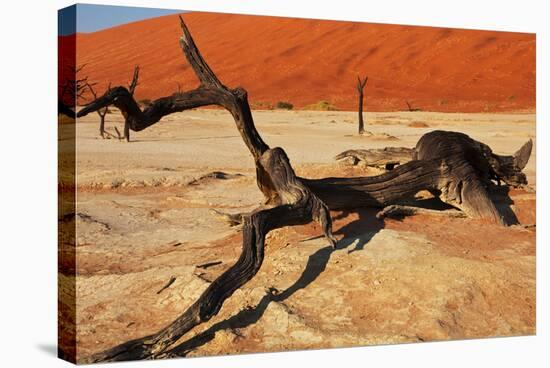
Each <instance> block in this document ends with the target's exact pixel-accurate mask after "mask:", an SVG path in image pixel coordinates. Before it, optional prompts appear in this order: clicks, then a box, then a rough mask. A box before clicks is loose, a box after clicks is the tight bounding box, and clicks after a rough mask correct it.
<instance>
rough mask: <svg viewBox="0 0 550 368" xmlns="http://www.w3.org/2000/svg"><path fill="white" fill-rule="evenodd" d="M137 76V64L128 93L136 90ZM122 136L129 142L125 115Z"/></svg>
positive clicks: (128, 128)
mask: <svg viewBox="0 0 550 368" xmlns="http://www.w3.org/2000/svg"><path fill="white" fill-rule="evenodd" d="M138 78H139V66H138V65H136V66H135V68H134V75H133V77H132V81H131V82H130V84H129V85H128V92H130V95H132V96H133V95H134V92H135V90H136V87H137V86H138ZM124 138H126V142H130V123H129V122H128V119H126V116H124Z"/></svg>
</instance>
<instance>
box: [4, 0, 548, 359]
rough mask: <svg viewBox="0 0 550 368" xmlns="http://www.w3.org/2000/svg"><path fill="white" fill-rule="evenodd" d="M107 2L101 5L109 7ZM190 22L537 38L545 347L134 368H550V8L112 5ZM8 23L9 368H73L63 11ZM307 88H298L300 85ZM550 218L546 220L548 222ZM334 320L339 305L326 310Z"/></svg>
mask: <svg viewBox="0 0 550 368" xmlns="http://www.w3.org/2000/svg"><path fill="white" fill-rule="evenodd" d="M98 2H99V1H98ZM101 2H102V3H105V4H113V5H135V6H149V7H164V8H174V9H187V10H206V11H222V12H233V13H247V14H266V15H281V16H295V17H303V18H308V17H309V18H321V19H342V20H356V21H368V22H386V23H400V24H418V25H434V26H435V25H437V26H446V27H460V28H478V29H497V30H507V31H523V32H536V33H537V141H538V144H537V148H538V151H537V161H538V162H537V188H538V193H537V209H538V216H537V220H538V221H537V222H538V230H537V271H538V272H537V284H538V287H537V312H538V313H537V336H536V337H515V338H495V339H484V340H470V341H455V342H442V343H423V344H409V345H394V346H379V347H363V348H351V349H331V350H320V351H309V352H291V353H276V354H252V355H241V356H231V357H212V358H200V359H184V360H182V359H179V360H171V361H157V362H132V363H124V365H123V366H125V367H157V366H158V367H176V366H177V367H181V366H185V367H220V366H223V367H252V366H254V367H258V366H262V367H264V366H265V367H279V368H280V367H290V366H291V365H292V366H293V365H295V364H301V366H302V367H308V366H311V367H313V366H315V367H317V366H319V367H334V366H343V365H346V366H350V367H351V366H359V365H360V366H367V367H368V366H373V367H379V366H383V367H392V366H400V367H403V366H422V367H442V366H445V367H464V366H484V367H494V366H497V367H520V366H529V367H533V366H543V365H544V364H546V366H548V365H547V364H548V363H549V359H548V354H546V352H545V349H544V347H545V346H546V350H548V349H549V346H550V343H549V338H548V337H549V326H548V313H545V311H546V312H547V311H548V308H549V305H548V282H547V280H548V268H549V266H548V261H549V259H548V251H547V247H548V246H549V245H550V244H549V239H550V238H549V237H548V226H549V222H548V218H547V216H546V215H547V211H544V210H542V211H541V209H543V208H546V207H547V204H548V170H547V169H545V167H544V166H546V165H549V164H550V161H548V160H549V157H548V156H549V155H548V153H549V150H548V149H547V148H546V147H545V143H546V142H549V141H548V132H549V128H548V126H549V124H550V121H548V103H549V93H548V86H549V84H548V82H549V80H548V68H549V67H550V56H549V54H548V50H549V48H550V46H549V43H548V39H549V37H550V34H549V27H548V25H547V23H548V20H547V19H545V16H546V17H547V16H548V14H549V13H548V11H547V10H546V9H544V7H545V6H544V4H545V3H547V2H546V1H542V0H541V1H526V0H522V1H513V2H507V1H504V0H500V1H487V0H477V1H469V0H454V1H442V0H439V1H437V0H436V1H421V0H416V1H406V0H403V1H390V0H385V1H372V2H367V1H359V0H355V1H352V0H349V1H348V0H337V1H325V2H321V1H320V0H318V1H306V0H301V1H299V0H294V1H288V0H277V1H267V0H255V1H248V2H244V1H232V2H230V1H227V0H226V1H206V0H202V1H198V0H197V1H183V0H180V1H173V0H172V1H169V0H162V1H161V0H157V1H144V0H142V1H101ZM1 4H2V9H1V10H0V16H1V17H2V19H1V22H0V27H1V32H0V37H1V44H0V95H1V99H0V150H1V152H0V196H1V197H0V198H1V199H0V216H1V221H0V262H1V265H0V271H1V272H2V275H1V278H0V283H1V284H0V286H1V288H0V339H1V340H0V366H3V367H17V366H26V367H34V366H40V367H51V366H68V365H69V363H66V362H63V361H61V360H58V359H56V358H55V344H56V336H57V335H56V334H57V332H56V331H57V330H56V323H57V321H56V318H57V317H56V315H57V313H56V308H57V305H56V296H57V294H56V293H57V289H56V267H57V253H56V246H57V235H56V226H57V224H56V222H57V212H56V211H57V207H56V200H57V187H56V183H57V176H56V167H57V164H56V161H57V157H56V149H57V140H56V135H57V127H56V124H57V123H56V109H57V101H56V83H57V74H56V73H57V13H56V11H57V9H58V8H61V7H64V6H67V5H70V4H71V3H70V2H68V1H61V0H46V1H36V2H32V1H23V0H4V1H2V3H1ZM297 83H299V82H297ZM545 217H546V218H545ZM326 307H327V308H331V306H330V305H327V306H326Z"/></svg>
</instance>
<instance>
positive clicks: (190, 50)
mask: <svg viewBox="0 0 550 368" xmlns="http://www.w3.org/2000/svg"><path fill="white" fill-rule="evenodd" d="M180 19H181V18H180ZM181 28H182V32H183V35H182V37H181V39H180V45H181V48H182V50H183V52H184V54H185V57H186V58H187V60H188V62H189V64H190V65H191V67H192V68H193V70H194V72H195V74H196V76H197V77H198V79H199V81H200V85H199V87H197V88H195V89H193V90H190V91H186V92H178V93H175V94H173V95H171V96H167V97H163V98H160V99H157V100H155V101H153V102H152V103H151V105H149V106H148V107H146V108H145V109H144V110H141V108H140V107H139V105H138V104H137V102H136V101H135V99H134V98H133V96H132V94H131V92H130V91H129V90H128V89H127V88H125V87H115V88H112V89H110V90H109V91H107V92H106V93H105V94H104V95H103V96H101V97H99V98H98V99H96V100H95V101H94V102H92V103H91V104H89V105H88V106H86V107H84V108H83V109H82V110H80V111H79V112H78V114H77V115H78V116H79V117H80V116H84V115H86V114H88V113H91V112H93V111H97V110H98V109H102V108H105V107H107V106H109V105H111V104H112V105H115V106H117V107H118V108H119V109H120V110H121V111H122V113H123V115H124V117H125V119H126V120H127V121H128V124H129V126H130V128H131V129H132V130H134V131H139V130H143V129H145V128H147V127H149V126H151V125H153V124H155V123H157V122H158V121H160V119H162V117H164V116H166V115H168V114H171V113H174V112H180V111H184V110H187V109H191V108H195V107H200V106H206V105H219V106H222V107H224V108H225V109H227V110H228V111H229V112H230V113H231V115H232V116H233V118H234V122H235V125H236V126H237V129H238V130H239V132H240V134H241V137H242V139H243V141H244V143H245V145H246V146H247V148H248V149H249V151H250V153H251V154H252V157H253V159H254V163H255V165H256V175H257V178H256V180H257V184H258V187H259V189H260V190H261V191H262V193H263V194H264V196H265V198H266V203H265V205H264V206H262V207H260V208H258V209H257V210H255V211H252V212H251V213H248V214H244V215H240V216H241V217H240V218H237V220H240V221H242V223H243V228H242V234H243V239H242V252H241V255H240V257H239V259H238V260H237V261H236V263H235V264H234V265H232V266H231V267H230V268H229V269H227V270H226V271H225V272H224V273H222V274H221V275H220V276H219V277H218V278H217V279H215V280H214V281H213V282H212V283H211V284H210V285H209V287H208V288H207V289H206V290H205V291H204V292H203V293H202V294H201V296H200V297H199V298H198V299H197V300H196V301H195V302H194V303H193V304H192V305H191V306H190V307H189V308H188V309H187V310H186V311H184V312H183V313H182V314H181V315H180V316H179V317H178V318H176V319H175V320H174V321H173V322H172V323H171V324H170V325H168V326H166V327H165V328H163V329H161V330H160V331H158V332H157V333H154V334H152V335H149V336H146V337H143V338H139V339H135V340H132V341H128V342H125V343H123V344H121V345H118V346H115V347H113V348H111V349H108V350H106V351H103V352H100V353H97V354H95V355H92V356H90V357H87V358H85V359H83V361H82V362H81V363H92V362H104V361H118V360H136V359H154V358H160V357H163V356H166V352H167V351H168V350H169V348H170V347H171V346H172V345H173V344H174V343H176V342H177V341H178V340H179V339H180V338H181V337H182V336H183V335H184V334H186V333H187V332H188V331H190V330H191V329H192V328H194V327H195V326H197V325H198V324H200V323H203V322H205V321H208V320H209V319H210V318H212V316H214V315H216V314H217V313H218V311H219V310H220V308H221V307H222V304H223V303H224V301H225V300H226V299H227V298H229V297H230V296H231V295H232V294H233V293H234V292H235V290H237V289H238V288H239V287H241V286H242V285H244V284H245V283H246V282H248V281H249V280H250V279H251V278H253V277H254V275H255V274H256V273H257V272H258V270H259V269H260V267H261V265H262V262H263V258H264V245H265V238H266V235H267V234H268V233H269V231H271V230H274V229H277V228H281V227H284V226H293V225H300V224H306V223H309V222H311V221H316V222H318V223H319V224H320V225H321V229H322V231H323V234H324V236H325V237H326V239H327V241H328V242H329V243H330V244H331V245H332V246H333V247H334V246H335V245H336V239H335V238H334V236H333V234H332V220H331V218H330V213H329V208H330V209H342V208H357V207H362V206H376V207H385V206H388V205H391V204H395V203H398V202H399V201H400V200H403V199H405V198H411V197H412V196H414V195H415V194H416V193H417V192H418V191H420V190H426V189H428V190H430V191H432V192H433V193H436V194H437V195H438V196H440V198H442V199H444V200H445V201H447V202H448V203H451V204H456V207H457V208H460V209H461V210H463V211H464V212H465V213H466V214H468V215H470V216H474V217H484V218H489V219H492V220H494V221H496V222H501V219H500V218H499V217H498V214H497V213H496V210H495V209H494V206H493V207H491V205H492V203H490V201H489V203H486V201H485V199H488V196H487V193H486V191H485V187H484V186H483V184H484V182H483V180H481V179H480V175H479V173H478V172H477V171H476V169H475V167H476V166H475V165H472V163H471V162H470V161H471V159H472V158H471V157H470V156H469V155H461V154H456V155H454V154H448V155H447V154H446V153H445V152H443V151H442V152H440V153H442V154H441V155H439V156H437V155H436V156H437V157H435V158H434V157H433V155H432V156H430V155H431V154H430V152H429V148H430V146H432V145H433V144H434V142H433V141H430V140H429V139H428V140H425V141H424V142H423V143H422V144H421V142H419V145H417V147H416V151H417V155H419V156H421V157H418V158H419V159H416V160H413V161H410V162H407V163H405V164H403V165H399V166H398V167H397V168H395V169H394V170H392V171H389V172H387V173H385V174H382V175H378V176H375V177H360V178H324V179H315V180H313V179H304V178H300V177H297V176H296V174H295V172H294V170H293V169H292V166H291V165H290V161H289V159H288V157H287V155H286V153H285V152H284V150H283V149H282V148H279V147H276V148H270V147H269V146H268V145H267V144H266V143H265V142H264V141H263V140H262V138H261V136H260V135H259V133H258V131H257V130H256V128H255V125H254V120H253V117H252V114H251V111H250V106H249V104H248V101H247V93H246V91H245V90H244V89H242V88H235V89H229V88H227V87H226V86H224V85H223V84H222V83H221V82H220V81H219V80H218V78H217V77H216V75H215V74H214V73H213V71H212V70H211V69H210V67H209V66H208V65H207V64H206V62H205V61H204V59H203V58H202V55H201V54H200V52H199V50H198V48H197V47H196V45H195V43H194V41H193V38H192V37H191V35H190V33H189V30H188V29H187V27H186V25H185V23H184V22H183V19H181ZM439 137H440V138H441V137H442V136H441V135H440V136H439ZM435 141H437V139H436V140H435ZM444 143H445V142H444ZM457 144H458V145H461V144H465V143H464V142H463V141H461V140H458V141H457V142H454V143H453V142H452V145H457ZM463 148H464V147H463ZM443 153H445V154H443ZM524 157H525V154H524V153H523V151H522V153H520V154H519V155H518V157H517V158H514V160H515V161H514V162H517V163H523V161H522V159H524ZM473 160H474V161H475V157H474V158H473ZM481 178H483V175H482V176H481ZM484 201H485V202H484Z"/></svg>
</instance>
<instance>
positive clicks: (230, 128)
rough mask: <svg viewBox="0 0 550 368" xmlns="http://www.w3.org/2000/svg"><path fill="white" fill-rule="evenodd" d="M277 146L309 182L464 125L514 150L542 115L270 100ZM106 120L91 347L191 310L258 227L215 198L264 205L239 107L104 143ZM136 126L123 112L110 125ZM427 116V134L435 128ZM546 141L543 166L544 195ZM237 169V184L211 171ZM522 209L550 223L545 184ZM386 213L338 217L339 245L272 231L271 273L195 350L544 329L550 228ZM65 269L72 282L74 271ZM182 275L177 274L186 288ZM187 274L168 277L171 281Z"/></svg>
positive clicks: (100, 146)
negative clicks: (346, 157)
mask: <svg viewBox="0 0 550 368" xmlns="http://www.w3.org/2000/svg"><path fill="white" fill-rule="evenodd" d="M254 118H255V120H256V126H257V128H258V130H259V132H260V134H261V135H262V137H263V138H264V140H265V141H266V142H267V143H268V144H269V145H270V146H271V147H275V146H281V147H283V148H284V149H285V150H286V152H287V154H288V156H289V157H290V160H291V163H292V165H293V167H294V168H295V170H296V172H297V174H298V175H300V176H304V177H323V176H359V175H374V174H377V173H378V171H376V169H367V168H364V167H358V166H355V167H352V166H347V165H345V164H344V163H339V162H336V161H335V160H334V156H335V155H336V154H338V153H340V152H342V151H344V150H347V149H350V148H375V147H385V146H407V147H413V146H414V145H415V143H416V141H417V140H418V138H419V137H420V136H421V135H422V134H423V133H426V132H428V131H430V130H434V129H444V130H455V131H461V132H465V133H467V134H469V135H470V136H471V137H473V138H475V139H477V140H480V141H482V142H484V143H487V144H489V145H490V146H491V147H492V148H493V150H494V151H495V152H497V153H501V154H512V153H513V152H514V151H515V150H517V149H519V147H520V146H521V145H522V144H523V143H524V142H525V141H527V139H529V138H533V139H534V137H535V115H534V114H458V113H455V114H443V113H427V112H401V113H368V114H366V121H367V127H366V128H367V130H369V131H371V132H372V133H373V135H372V136H363V137H360V136H358V135H357V134H356V130H357V126H356V114H355V113H353V112H331V111H328V112H307V111H296V112H295V111H254ZM98 125H99V123H98V116H97V115H95V114H90V115H88V116H87V117H85V118H83V119H80V120H79V122H78V124H77V127H78V132H77V136H78V149H77V162H78V176H77V177H78V190H79V192H78V198H77V213H78V215H77V224H78V234H77V235H78V237H77V298H78V299H77V323H78V328H77V332H78V337H77V341H78V351H77V352H78V357H79V358H82V357H85V356H87V355H89V354H91V353H94V352H98V351H100V350H103V349H106V348H109V347H112V346H114V345H117V344H119V343H122V342H124V341H127V340H129V339H133V338H137V337H142V336H145V335H148V334H150V333H153V332H155V331H157V330H159V329H160V328H162V327H164V326H165V325H167V324H168V323H169V322H171V321H172V320H173V319H175V318H176V317H177V316H178V315H179V314H180V313H181V312H183V311H184V310H185V309H186V308H187V307H188V306H189V305H190V304H191V303H192V302H193V301H195V299H196V298H197V297H198V296H199V295H200V294H201V292H202V291H203V290H204V289H205V288H206V287H207V286H208V285H209V283H210V282H211V281H212V280H213V279H215V278H216V277H217V276H218V275H220V273H221V272H223V271H224V270H225V269H226V268H227V267H229V266H230V265H231V264H232V263H233V262H234V261H235V260H236V258H237V257H238V255H239V253H240V248H241V234H240V232H239V229H238V228H234V227H233V228H232V227H229V226H228V225H227V224H226V223H225V222H224V221H222V220H221V219H220V218H219V217H216V216H215V215H213V214H212V213H211V210H212V209H218V210H221V211H226V212H232V213H237V212H243V211H248V210H251V209H253V208H255V207H256V206H258V205H259V204H260V203H261V201H262V196H261V193H260V191H259V190H258V188H257V187H256V184H255V170H254V165H253V160H252V157H251V155H250V154H249V152H248V151H247V149H246V147H245V145H244V144H243V142H242V139H241V137H240V136H239V134H238V131H237V129H236V128H235V125H234V123H233V120H232V118H231V116H230V115H229V114H228V113H227V112H225V111H222V110H193V111H188V112H185V113H178V114H173V115H170V116H168V117H165V118H164V119H163V120H162V122H160V123H158V124H157V125H154V126H153V127H151V128H149V129H147V130H145V131H143V132H138V133H133V134H132V142H130V143H126V142H119V141H117V140H115V139H101V137H99V134H98ZM114 125H116V126H118V128H119V130H120V131H122V117H121V116H120V114H119V113H118V112H116V110H115V112H114V113H112V114H109V115H107V126H108V127H109V129H110V131H111V132H112V131H113V130H112V128H113V126H114ZM418 126H420V127H418ZM535 159H536V157H535V150H533V154H532V156H531V159H530V161H529V164H528V166H527V168H526V169H525V173H526V174H527V176H528V180H529V184H530V185H531V186H532V187H533V188H536V180H535ZM215 171H222V172H224V173H227V174H230V175H228V176H227V177H226V178H225V179H224V178H215V177H208V175H207V174H209V173H212V172H215ZM511 198H512V201H513V203H512V204H511V208H512V209H513V211H514V212H515V214H516V216H517V217H518V219H519V220H520V222H521V223H523V224H534V223H535V194H534V193H533V192H528V191H524V190H512V191H511ZM375 213H376V209H358V210H356V211H349V212H338V211H335V212H333V213H332V216H333V218H334V230H335V233H336V236H337V238H338V239H339V247H338V249H337V250H332V249H331V247H330V245H329V244H328V243H327V242H326V241H325V239H324V238H323V237H320V236H319V235H320V234H321V231H320V229H319V228H318V226H317V225H315V224H310V225H305V226H297V227H288V228H283V229H279V230H276V231H273V232H271V233H270V234H269V235H268V238H267V246H266V256H265V261H264V263H263V266H262V268H261V270H260V272H259V273H258V274H257V276H256V277H254V278H253V279H252V281H250V282H249V283H248V284H246V285H245V286H243V287H242V288H241V289H239V290H237V291H236V292H235V294H234V295H233V296H232V297H231V298H229V299H228V300H227V301H226V302H225V304H224V306H223V308H222V309H221V311H220V313H219V314H218V315H217V316H215V317H213V318H212V320H211V321H209V322H208V323H205V324H203V325H201V326H199V327H197V328H195V329H194V330H193V331H191V332H190V333H189V334H188V335H186V336H184V337H183V338H182V339H181V341H180V343H181V344H180V345H179V346H178V348H177V349H176V352H177V353H178V354H179V355H181V356H200V355H212V354H233V353H242V352H257V351H280V350H289V349H306V348H321V347H342V346H353V345H371V344H387V343H401V342H417V341H433V340H447V339H460V338H476V337H485V336H504V335H523V334H534V333H535V251H536V249H535V235H536V230H535V228H533V227H532V228H527V229H526V228H520V227H508V228H503V227H499V226H496V225H488V224H486V223H484V222H482V221H480V220H473V219H460V218H448V217H443V216H433V215H431V216H430V215H417V216H412V217H408V218H404V219H402V220H396V219H386V220H377V219H376V218H375V217H374V215H375ZM62 277H63V276H62ZM170 281H172V282H171V283H170ZM169 283H170V285H169V286H168V287H165V286H166V285H167V284H169Z"/></svg>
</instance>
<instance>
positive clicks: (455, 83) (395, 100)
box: [77, 13, 535, 112]
mask: <svg viewBox="0 0 550 368" xmlns="http://www.w3.org/2000/svg"><path fill="white" fill-rule="evenodd" d="M184 17H185V20H186V22H187V23H188V25H189V28H190V29H191V32H192V33H193V37H194V38H195V41H196V42H197V44H198V46H199V48H200V50H201V52H202V53H203V55H204V57H205V59H206V60H207V61H208V63H209V64H210V65H211V67H212V68H213V69H214V71H215V72H216V74H217V75H218V76H219V77H220V79H221V80H222V81H223V82H224V83H225V84H226V85H228V86H231V87H236V86H243V87H245V88H246V89H247V90H248V92H249V98H250V101H251V102H252V103H253V106H254V103H271V104H275V103H276V102H278V101H288V102H290V103H292V104H294V105H295V107H297V108H303V107H304V106H307V105H308V104H313V103H317V102H319V101H321V100H326V101H329V102H331V103H332V104H334V105H335V106H336V107H337V108H339V109H343V110H353V109H355V108H356V104H357V101H356V99H357V96H356V91H355V83H356V78H357V74H361V75H368V76H369V81H368V84H367V87H366V91H365V95H366V108H367V110H371V111H392V110H406V109H407V105H406V101H409V102H410V104H411V105H412V106H413V107H414V108H420V109H422V110H431V111H453V112H456V111H463V112H479V111H520V110H521V111H525V110H529V111H533V110H534V109H535V35H534V34H523V33H509V32H494V31H472V30H459V29H445V28H431V27H412V26H399V25H384V24H369V23H354V22H338V21H325V20H323V21H321V20H308V19H291V18H276V17H265V16H245V15H231V14H215V13H187V14H185V15H184ZM180 34H181V31H180V28H179V20H178V19H177V16H174V15H170V16H164V17H159V18H153V19H149V20H145V21H140V22H135V23H130V24H126V25H122V26H118V27H114V28H110V29H107V30H103V31H99V32H95V33H90V34H78V35H77V38H78V46H77V62H78V64H79V65H82V64H87V66H86V68H85V72H84V74H85V75H88V76H89V77H90V79H91V80H92V81H96V82H98V83H99V84H98V90H100V91H102V90H103V89H104V88H106V87H107V85H108V83H109V82H112V84H113V85H119V84H123V85H126V84H127V83H128V82H129V80H130V79H131V77H132V71H133V68H134V65H136V64H138V65H139V66H140V67H141V74H140V85H139V86H138V88H137V91H136V97H137V98H138V99H144V98H148V99H155V98H158V97H161V96H165V95H169V94H172V93H173V92H175V91H177V89H178V83H179V85H180V88H181V89H182V90H186V89H190V88H194V87H195V86H196V85H197V81H196V79H195V77H194V75H193V73H192V72H191V69H190V67H189V65H188V63H187V61H186V60H185V58H184V56H183V54H182V51H181V49H180V47H179V44H178V40H179V37H180Z"/></svg>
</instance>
